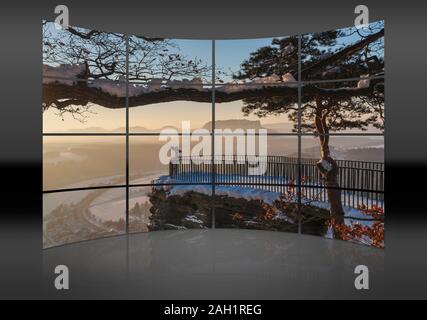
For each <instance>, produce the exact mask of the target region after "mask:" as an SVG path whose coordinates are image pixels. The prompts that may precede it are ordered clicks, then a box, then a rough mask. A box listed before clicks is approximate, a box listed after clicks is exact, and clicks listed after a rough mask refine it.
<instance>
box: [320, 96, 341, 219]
mask: <svg viewBox="0 0 427 320" xmlns="http://www.w3.org/2000/svg"><path fill="white" fill-rule="evenodd" d="M317 106H318V109H317V112H316V119H315V125H316V129H317V132H318V133H319V134H320V135H319V141H320V153H321V159H320V161H319V162H318V163H317V168H318V170H319V171H320V173H321V175H322V177H323V178H324V179H325V185H326V187H327V194H328V201H329V205H330V212H331V216H332V217H333V218H334V219H335V221H336V222H338V223H343V222H344V209H343V206H342V200H341V189H339V187H340V186H339V183H338V173H339V167H338V164H337V162H336V161H335V160H334V159H333V158H332V157H331V153H330V150H329V136H328V133H329V129H328V126H327V123H326V116H327V112H326V113H324V112H323V111H324V108H323V105H322V103H321V101H320V100H317Z"/></svg>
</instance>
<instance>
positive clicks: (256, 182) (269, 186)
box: [169, 155, 384, 209]
mask: <svg viewBox="0 0 427 320" xmlns="http://www.w3.org/2000/svg"><path fill="white" fill-rule="evenodd" d="M251 159H252V158H251V157H250V156H237V155H235V156H216V157H215V159H212V157H208V158H206V157H204V158H203V157H198V158H194V157H191V158H190V157H188V158H187V157H180V158H179V159H174V161H173V162H171V163H170V165H169V176H170V177H171V178H172V179H175V180H178V181H185V182H189V183H210V182H212V178H214V179H215V184H216V185H230V186H238V185H243V186H245V185H246V186H247V187H251V188H256V189H263V190H269V191H273V192H279V193H284V192H287V191H288V190H289V188H294V187H295V184H297V183H298V181H299V177H300V179H301V180H300V181H301V195H302V197H303V198H304V199H306V200H309V201H321V202H327V200H328V198H327V188H326V186H325V181H324V179H323V178H322V176H321V174H320V172H319V170H318V168H317V166H316V164H317V162H318V160H316V159H305V158H303V159H301V161H300V163H298V158H292V157H284V156H260V157H258V158H257V162H252V161H251ZM203 160H205V161H203ZM212 160H214V164H212ZM336 162H337V165H338V167H339V173H338V183H339V187H340V188H341V190H342V192H341V194H342V202H343V205H344V206H347V207H351V208H356V209H357V208H358V207H359V206H361V205H365V206H367V207H371V206H372V205H377V206H379V207H381V208H384V163H382V162H369V161H354V160H337V161H336ZM260 164H261V165H263V166H265V172H263V174H255V175H253V174H252V175H251V174H249V172H250V168H251V167H254V166H257V165H260Z"/></svg>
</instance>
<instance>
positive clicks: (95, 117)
mask: <svg viewBox="0 0 427 320" xmlns="http://www.w3.org/2000/svg"><path fill="white" fill-rule="evenodd" d="M242 106H243V102H242V101H234V102H227V103H217V104H216V119H217V120H229V119H247V120H261V123H263V124H271V123H277V122H289V120H288V118H287V115H280V116H270V117H267V118H258V117H257V116H254V115H250V116H249V117H244V116H243V113H242V112H241V108H242ZM211 108H212V105H211V103H199V102H190V101H175V102H168V103H158V104H152V105H147V106H140V107H133V108H130V109H129V125H130V127H135V126H141V127H145V128H147V129H150V130H153V129H158V128H161V127H164V126H173V127H178V128H180V127H181V121H190V122H191V126H192V128H198V127H202V126H203V125H204V124H205V123H206V122H209V121H211V113H212V111H211V110H212V109H211ZM90 110H91V112H92V113H90V114H87V117H88V118H86V120H85V121H86V122H84V123H82V122H79V121H77V120H76V119H74V118H73V117H72V116H71V115H69V114H66V115H65V116H64V121H62V119H61V117H59V116H58V115H57V114H56V113H57V111H56V110H55V109H49V110H47V111H45V112H44V114H43V130H44V132H59V131H67V130H71V129H76V130H79V129H85V128H89V127H101V128H104V129H107V130H113V129H117V128H120V127H124V126H125V109H124V108H123V109H108V108H104V107H101V106H98V105H93V106H92V107H91V109H90Z"/></svg>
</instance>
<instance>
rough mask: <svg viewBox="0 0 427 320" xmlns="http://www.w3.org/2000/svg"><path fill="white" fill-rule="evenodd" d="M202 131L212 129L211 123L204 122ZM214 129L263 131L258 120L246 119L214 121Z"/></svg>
mask: <svg viewBox="0 0 427 320" xmlns="http://www.w3.org/2000/svg"><path fill="white" fill-rule="evenodd" d="M203 128H204V129H208V130H210V129H211V128H212V121H209V122H206V123H205V125H204V126H203ZM215 128H216V129H231V130H235V129H244V130H247V129H255V130H259V129H265V128H264V127H263V126H262V125H261V121H260V120H247V119H230V120H218V121H215Z"/></svg>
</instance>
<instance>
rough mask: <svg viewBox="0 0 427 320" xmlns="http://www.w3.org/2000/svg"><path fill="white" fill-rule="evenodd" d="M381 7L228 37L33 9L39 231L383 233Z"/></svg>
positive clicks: (50, 242)
mask: <svg viewBox="0 0 427 320" xmlns="http://www.w3.org/2000/svg"><path fill="white" fill-rule="evenodd" d="M384 107H385V105H384V23H383V22H382V21H379V22H373V23H371V24H369V25H368V26H366V27H364V28H360V29H357V28H356V27H349V28H343V29H338V30H331V31H327V32H318V33H311V34H303V35H295V36H286V37H274V38H263V39H239V40H183V39H163V38H146V37H143V36H137V35H123V34H116V33H107V32H101V31H96V30H87V29H83V28H77V27H69V28H67V29H57V28H56V26H55V24H54V23H51V22H43V101H42V112H43V246H44V247H45V248H47V247H51V246H57V245H62V244H66V243H71V242H77V241H83V240H89V239H95V238H99V237H105V236H113V235H119V234H124V233H127V232H129V233H133V232H150V231H156V230H175V229H189V228H198V229H204V228H212V227H215V228H248V229H260V230H271V231H286V232H294V233H301V234H310V235H318V236H322V237H327V238H334V239H341V240H346V241H352V242H355V243H362V244H366V245H370V246H375V247H379V248H383V247H384V209H385V207H384Z"/></svg>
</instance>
